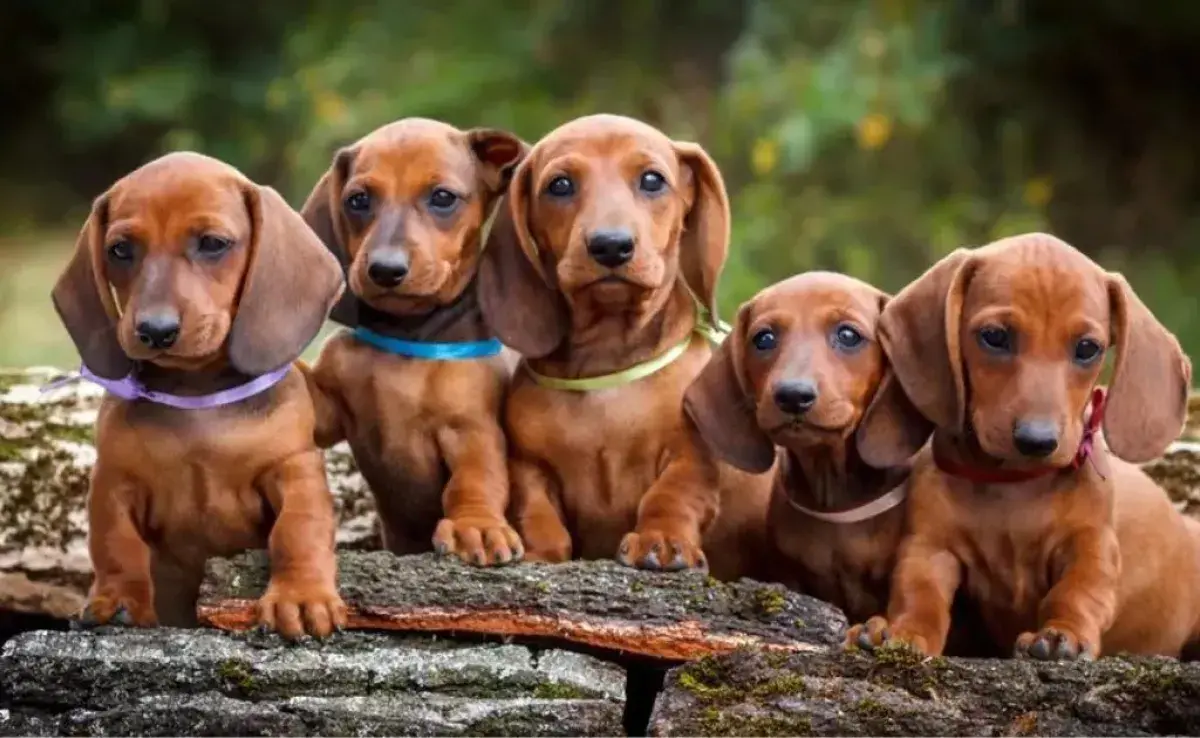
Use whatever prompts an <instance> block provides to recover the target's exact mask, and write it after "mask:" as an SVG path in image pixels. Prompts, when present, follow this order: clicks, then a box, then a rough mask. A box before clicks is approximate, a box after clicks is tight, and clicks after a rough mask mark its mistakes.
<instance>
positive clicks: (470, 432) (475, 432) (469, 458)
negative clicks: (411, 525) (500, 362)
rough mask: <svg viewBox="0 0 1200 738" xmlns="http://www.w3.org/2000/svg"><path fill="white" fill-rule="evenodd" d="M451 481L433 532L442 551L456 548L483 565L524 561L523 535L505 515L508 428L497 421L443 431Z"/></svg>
mask: <svg viewBox="0 0 1200 738" xmlns="http://www.w3.org/2000/svg"><path fill="white" fill-rule="evenodd" d="M438 445H439V446H440V447H441V451H442V458H444V459H445V460H446V465H447V466H448V467H449V468H450V481H449V482H447V483H446V490H445V492H444V493H443V495H442V510H443V514H444V515H445V516H446V517H444V518H443V519H442V520H441V522H439V523H438V526H437V530H436V531H435V532H434V534H433V545H434V548H435V549H436V550H437V551H438V553H442V554H448V553H454V554H457V555H458V557H459V558H460V559H462V560H463V561H465V562H467V563H471V564H476V565H478V566H487V565H489V564H507V563H510V562H512V561H519V560H520V559H521V557H522V556H523V555H524V553H525V551H524V548H523V547H522V545H521V537H520V536H518V535H517V532H516V531H515V530H513V528H512V526H510V525H509V524H508V521H507V520H505V519H504V512H505V510H506V509H507V508H508V467H507V461H506V460H505V443H504V433H503V431H501V430H500V426H499V424H497V423H494V422H486V423H485V422H477V423H475V424H474V425H473V426H470V427H466V428H463V427H461V426H455V427H451V428H447V429H444V430H442V432H440V433H438Z"/></svg>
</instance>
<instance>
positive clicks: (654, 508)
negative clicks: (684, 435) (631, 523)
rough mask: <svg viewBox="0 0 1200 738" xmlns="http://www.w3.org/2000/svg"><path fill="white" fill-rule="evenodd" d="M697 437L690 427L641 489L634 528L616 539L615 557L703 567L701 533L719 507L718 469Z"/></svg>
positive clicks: (668, 567) (665, 566)
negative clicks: (676, 453) (647, 485)
mask: <svg viewBox="0 0 1200 738" xmlns="http://www.w3.org/2000/svg"><path fill="white" fill-rule="evenodd" d="M698 441H699V437H698V436H697V435H696V433H695V432H694V431H693V432H691V433H690V435H689V437H688V439H687V442H686V443H685V445H684V448H683V450H682V453H681V454H680V455H679V456H678V457H677V458H676V459H674V460H673V461H671V462H670V463H669V464H667V468H666V469H665V470H663V473H662V475H661V476H660V477H659V478H658V479H657V480H656V481H655V483H654V484H653V485H651V487H650V489H649V490H647V491H646V494H645V495H644V496H643V497H642V500H641V503H640V504H639V505H638V520H637V528H636V529H634V531H633V532H632V533H628V534H626V535H625V538H624V539H622V540H621V546H620V548H619V549H618V550H617V561H619V562H621V563H622V564H624V565H626V566H636V567H640V568H643V569H660V570H665V571H678V570H680V569H707V568H708V560H707V559H706V558H705V556H704V551H702V550H701V539H702V536H703V534H704V530H705V529H706V528H707V527H708V525H709V524H710V523H711V522H712V521H713V519H714V518H715V517H716V515H717V510H718V509H719V507H720V472H719V471H718V470H717V466H716V462H715V461H714V460H713V459H712V458H710V457H709V456H708V454H706V453H704V452H703V451H701V450H700V448H699V447H698V446H697V445H696V444H697V442H698Z"/></svg>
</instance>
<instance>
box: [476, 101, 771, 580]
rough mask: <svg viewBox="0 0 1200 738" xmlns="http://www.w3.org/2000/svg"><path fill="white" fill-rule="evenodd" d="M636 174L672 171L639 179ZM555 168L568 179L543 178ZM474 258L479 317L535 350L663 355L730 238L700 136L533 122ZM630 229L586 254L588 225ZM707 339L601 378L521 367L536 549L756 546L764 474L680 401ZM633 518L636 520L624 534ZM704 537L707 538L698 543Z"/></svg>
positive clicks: (590, 364) (617, 362)
mask: <svg viewBox="0 0 1200 738" xmlns="http://www.w3.org/2000/svg"><path fill="white" fill-rule="evenodd" d="M647 172H656V173H658V174H659V175H661V177H662V179H663V180H664V181H665V186H664V187H663V188H662V189H661V190H659V191H658V192H656V193H654V192H648V191H646V190H645V189H643V188H642V185H641V183H642V178H643V175H645V174H646V173H647ZM562 176H566V177H569V178H570V180H571V181H572V182H573V185H574V191H573V192H572V193H571V194H569V195H567V196H555V195H553V194H551V193H549V192H548V191H547V188H548V186H549V185H550V184H551V183H552V182H554V181H555V180H556V179H557V178H559V177H562ZM509 203H510V207H509V208H508V211H507V212H506V213H502V214H501V217H499V218H497V222H496V227H495V229H494V230H493V239H492V242H491V243H490V244H489V246H488V251H487V254H486V257H485V260H484V266H483V269H482V271H481V274H480V299H481V303H482V305H483V308H484V315H485V317H486V318H487V320H488V322H489V324H491V325H492V326H493V327H494V328H495V330H496V332H497V334H498V335H499V336H500V337H501V339H503V340H504V342H505V343H507V344H508V345H510V346H512V347H514V348H516V349H517V350H518V351H520V352H521V353H522V354H523V355H524V357H525V360H526V361H527V362H528V364H529V366H530V367H531V368H532V369H534V370H535V371H537V372H538V373H540V374H543V375H548V376H552V377H564V378H578V377H593V376H597V375H602V374H607V373H611V372H616V371H621V370H624V369H626V368H628V367H630V366H633V365H635V364H638V363H640V362H644V361H647V360H650V359H653V358H654V357H657V356H660V355H662V354H663V353H665V352H666V351H668V350H669V349H671V348H672V347H674V346H676V345H677V344H679V343H680V342H681V341H683V340H684V339H686V338H688V337H689V336H690V335H692V333H693V329H694V327H695V324H696V307H695V304H694V303H693V299H692V297H691V295H690V294H689V288H690V289H691V290H692V291H694V293H695V294H696V296H697V298H698V300H699V301H700V303H701V304H702V305H703V306H704V307H705V308H706V309H707V310H708V311H709V312H710V313H711V314H714V315H715V312H716V310H715V302H716V285H717V279H718V277H719V275H720V272H721V269H722V267H723V265H724V261H725V255H726V251H727V249H728V240H729V203H728V200H727V198H726V195H725V188H724V184H723V183H722V180H721V176H720V172H719V171H718V170H717V167H716V165H715V164H713V162H712V160H711V159H709V157H708V155H707V154H705V153H704V151H703V150H701V149H700V147H698V146H696V145H695V144H690V143H680V142H675V141H671V140H670V139H668V138H667V137H666V136H664V135H663V134H662V133H661V132H659V131H657V130H655V129H654V128H651V127H650V126H648V125H646V124H644V123H641V122H638V121H635V120H631V119H629V118H622V117H619V116H611V115H597V116H590V117H585V118H581V119H578V120H575V121H572V122H570V123H567V124H566V125H563V126H561V127H560V128H558V129H556V130H555V131H553V132H551V133H550V134H548V135H547V136H546V137H545V138H543V139H542V140H541V141H540V142H539V143H538V144H537V145H536V146H534V148H533V149H532V151H531V152H530V155H529V157H528V158H527V159H526V160H525V161H524V162H523V163H522V164H521V166H519V167H518V168H517V171H516V173H515V175H514V177H513V183H512V185H511V187H510V190H509ZM604 230H608V231H613V230H623V231H624V232H625V233H627V234H629V235H630V236H631V237H632V239H633V241H634V242H635V249H634V251H633V254H632V257H631V258H630V259H629V260H628V262H627V263H625V264H622V265H620V266H619V267H617V268H607V267H603V266H601V264H600V263H598V262H597V261H596V260H595V259H593V258H592V257H591V256H590V255H589V253H588V246H587V242H588V239H589V238H590V237H594V235H595V234H596V233H599V232H601V231H604ZM710 355H711V351H710V348H709V346H708V343H707V342H706V341H705V340H704V339H702V338H700V337H694V338H693V339H692V341H691V344H690V346H689V348H688V350H687V352H686V353H685V354H684V355H683V356H682V357H681V358H680V359H678V360H677V361H675V362H674V363H672V364H671V365H670V366H668V367H666V368H665V369H662V370H661V371H659V372H657V373H655V374H652V375H650V376H648V377H645V378H643V379H640V380H638V381H635V382H632V383H629V384H626V385H623V386H620V387H617V388H613V389H608V390H602V391H595V392H574V391H563V390H554V389H548V388H545V387H542V386H539V385H538V384H536V383H535V382H534V381H533V380H532V378H531V377H530V376H529V375H528V373H526V372H523V371H522V372H518V374H517V375H516V377H515V378H514V383H513V388H512V392H511V395H510V397H509V400H508V403H507V408H506V426H507V431H508V436H509V441H510V445H511V455H512V459H511V463H510V469H511V474H512V484H513V495H514V500H513V502H514V510H515V515H516V519H517V521H518V525H519V527H520V530H521V533H522V535H523V537H524V539H525V544H526V546H527V548H528V551H529V554H530V556H531V557H532V558H535V559H540V560H549V561H561V560H564V559H567V558H570V557H572V556H577V557H583V558H606V557H610V556H613V555H614V554H618V552H619V554H618V558H619V559H620V560H621V561H623V562H625V563H627V564H631V565H638V566H645V567H650V568H667V569H677V568H683V567H695V566H704V565H705V563H706V558H705V554H706V553H707V554H708V561H709V562H711V564H712V571H713V572H714V574H716V575H717V576H722V577H731V576H737V575H739V574H741V573H743V572H746V571H748V570H750V568H751V566H752V565H754V564H756V563H758V560H759V558H760V556H759V553H758V549H757V546H758V545H759V543H758V541H759V540H760V539H761V531H760V528H759V526H761V523H762V516H763V509H764V507H765V501H766V498H767V495H768V487H769V484H770V477H769V476H766V475H761V476H754V475H749V474H746V473H744V472H741V471H740V470H737V469H734V468H731V467H729V466H726V465H724V464H718V463H717V462H716V461H715V459H713V458H712V456H711V454H710V453H709V452H708V450H707V448H706V447H705V446H704V444H703V442H702V440H701V439H700V438H699V435H698V434H697V433H696V431H695V429H694V427H693V426H692V425H691V424H690V423H689V422H687V420H686V419H685V416H684V413H683V411H682V408H681V402H682V398H683V393H684V390H685V389H686V388H687V386H688V385H689V384H690V383H691V381H692V379H693V378H695V376H696V375H697V374H698V373H699V372H700V370H701V369H702V368H703V366H704V364H705V362H706V361H707V360H708V358H709V356H710ZM630 531H632V532H630ZM702 548H703V550H702Z"/></svg>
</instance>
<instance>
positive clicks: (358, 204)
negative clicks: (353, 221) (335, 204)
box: [346, 192, 371, 215]
mask: <svg viewBox="0 0 1200 738" xmlns="http://www.w3.org/2000/svg"><path fill="white" fill-rule="evenodd" d="M370 209H371V196H370V195H368V194H367V193H365V192H352V193H350V195H349V196H348V197H346V210H348V211H350V212H351V213H354V214H355V215H363V214H364V213H366V212H367V211H368V210H370Z"/></svg>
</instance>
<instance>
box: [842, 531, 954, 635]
mask: <svg viewBox="0 0 1200 738" xmlns="http://www.w3.org/2000/svg"><path fill="white" fill-rule="evenodd" d="M961 580H962V564H961V563H960V562H959V561H958V558H957V557H956V556H955V555H954V554H952V553H951V552H950V551H947V550H946V549H945V548H943V547H942V546H940V545H937V543H935V542H933V541H927V540H923V539H921V538H919V537H915V536H914V537H912V538H909V539H908V540H907V541H905V542H904V543H903V544H902V545H901V548H900V553H899V556H898V558H897V561H896V568H895V570H894V571H893V572H892V594H891V599H890V600H889V602H888V619H887V620H885V619H883V618H880V617H874V618H871V619H870V620H868V621H867V622H866V624H865V625H856V626H854V627H853V628H851V629H850V631H849V633H848V634H847V636H846V645H847V646H857V647H859V648H864V649H867V650H873V649H875V648H876V647H878V646H881V645H883V644H884V643H902V644H906V645H908V646H910V647H911V648H913V649H915V650H917V651H919V652H921V653H923V654H925V655H927V656H940V655H941V654H942V650H943V649H945V647H946V636H947V635H948V634H949V632H950V608H951V606H952V605H953V603H954V593H955V591H956V590H957V589H958V585H959V582H960V581H961Z"/></svg>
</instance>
